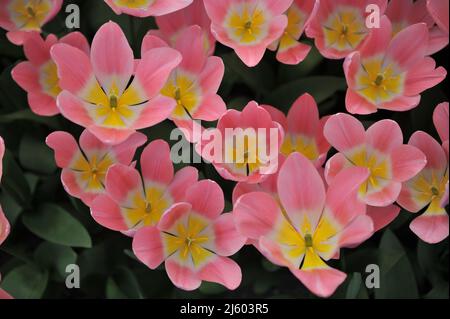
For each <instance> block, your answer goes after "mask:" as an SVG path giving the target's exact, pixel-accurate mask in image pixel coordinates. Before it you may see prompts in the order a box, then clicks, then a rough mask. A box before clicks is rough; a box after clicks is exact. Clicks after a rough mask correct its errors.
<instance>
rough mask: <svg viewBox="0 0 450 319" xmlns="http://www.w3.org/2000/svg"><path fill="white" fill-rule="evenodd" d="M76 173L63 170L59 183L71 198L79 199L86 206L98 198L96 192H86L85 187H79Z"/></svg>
mask: <svg viewBox="0 0 450 319" xmlns="http://www.w3.org/2000/svg"><path fill="white" fill-rule="evenodd" d="M79 174H80V173H78V172H76V171H74V170H71V169H67V168H64V169H63V170H62V172H61V183H62V184H63V187H64V190H65V191H66V192H67V193H68V194H69V195H70V196H72V197H76V198H79V199H80V200H81V201H82V202H83V203H84V204H85V205H86V206H90V205H91V203H92V201H93V200H94V199H95V198H96V197H97V196H98V192H95V191H88V190H86V188H87V187H86V185H85V184H83V185H81V184H80V182H79V180H80V178H79Z"/></svg>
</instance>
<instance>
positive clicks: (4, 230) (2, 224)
mask: <svg viewBox="0 0 450 319" xmlns="http://www.w3.org/2000/svg"><path fill="white" fill-rule="evenodd" d="M9 231H10V225H9V222H8V220H7V219H6V216H5V214H4V213H3V210H2V207H1V206H0V245H1V244H2V243H3V242H4V241H5V239H6V237H8V235H9Z"/></svg>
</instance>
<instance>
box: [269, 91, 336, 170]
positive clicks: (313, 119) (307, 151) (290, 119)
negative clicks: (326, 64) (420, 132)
mask: <svg viewBox="0 0 450 319" xmlns="http://www.w3.org/2000/svg"><path fill="white" fill-rule="evenodd" d="M262 107H264V108H265V109H266V110H267V111H268V112H269V113H270V115H271V116H272V119H273V120H274V121H277V122H278V123H280V124H281V126H282V127H283V129H284V133H285V136H284V141H283V145H282V147H281V153H282V154H283V155H285V156H288V155H289V154H291V153H293V152H298V153H301V154H303V155H304V156H306V157H307V158H308V159H310V160H311V161H312V162H314V163H315V164H316V166H317V167H319V166H322V164H323V163H324V161H325V159H326V157H327V153H328V151H329V149H330V144H328V142H327V141H326V139H325V137H324V136H323V126H324V125H325V122H326V121H327V119H328V117H323V118H322V119H320V118H319V109H318V107H317V104H316V101H314V98H313V97H312V96H311V95H309V94H308V93H305V94H303V95H302V96H300V97H299V98H298V99H297V100H296V101H295V102H294V104H293V105H292V107H291V109H290V110H289V113H288V115H287V118H286V116H285V115H284V114H283V113H282V112H281V111H279V110H278V109H276V108H274V107H271V106H268V105H264V106H262Z"/></svg>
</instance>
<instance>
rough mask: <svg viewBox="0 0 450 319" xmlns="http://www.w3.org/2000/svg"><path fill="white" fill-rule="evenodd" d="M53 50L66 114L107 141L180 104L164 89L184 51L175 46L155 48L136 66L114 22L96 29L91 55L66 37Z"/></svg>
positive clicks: (148, 123) (114, 140) (147, 123)
mask: <svg viewBox="0 0 450 319" xmlns="http://www.w3.org/2000/svg"><path fill="white" fill-rule="evenodd" d="M50 53H51V56H52V58H53V60H54V61H55V63H56V65H57V68H58V77H59V85H60V87H61V89H62V92H61V93H60V94H59V95H58V97H57V105H58V107H59V109H60V111H61V113H62V115H63V116H64V117H66V118H67V119H69V120H71V121H72V122H75V123H77V124H79V125H81V126H83V127H85V128H87V129H88V130H89V131H90V132H91V133H93V134H94V135H95V136H97V138H99V139H100V140H101V141H103V142H104V143H108V144H118V143H121V142H123V141H125V140H126V139H127V138H128V137H129V136H130V135H131V134H133V133H134V132H135V131H136V130H137V129H142V128H146V127H150V126H153V125H155V124H157V123H159V122H161V121H163V120H164V119H166V118H167V117H168V116H169V115H170V114H171V113H172V111H173V109H174V108H175V106H176V102H175V101H174V100H173V99H170V98H167V97H165V96H162V95H160V94H159V92H160V91H161V89H162V87H163V86H164V84H165V83H166V81H167V78H168V76H169V74H170V73H171V72H172V70H173V69H174V68H175V67H176V66H177V65H178V64H179V63H180V61H181V55H180V54H179V53H178V52H177V51H175V50H173V49H171V48H155V49H151V50H148V51H147V52H146V53H145V54H144V55H143V56H142V57H141V59H140V60H139V63H138V64H137V67H136V68H135V63H134V58H133V51H132V50H131V48H130V46H129V44H128V42H127V39H126V37H125V35H124V33H123V32H122V30H121V29H120V27H119V26H118V25H117V24H116V23H114V22H108V23H105V24H104V25H103V26H102V27H100V29H99V30H98V31H97V33H96V34H95V36H94V40H93V41H92V46H91V54H90V58H89V56H88V55H87V54H86V53H85V52H83V51H81V50H79V49H77V48H75V47H73V46H69V45H67V44H62V43H59V44H55V45H54V46H53V47H52V48H51V50H50ZM131 78H132V81H131V83H129V82H130V79H131Z"/></svg>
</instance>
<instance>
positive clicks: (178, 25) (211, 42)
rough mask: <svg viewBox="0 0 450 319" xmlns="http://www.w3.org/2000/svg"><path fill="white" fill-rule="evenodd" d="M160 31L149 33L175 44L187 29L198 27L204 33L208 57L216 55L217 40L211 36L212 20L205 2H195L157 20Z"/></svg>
mask: <svg viewBox="0 0 450 319" xmlns="http://www.w3.org/2000/svg"><path fill="white" fill-rule="evenodd" d="M155 20H156V24H157V25H158V29H159V30H150V31H149V33H150V34H153V35H156V36H158V37H160V38H161V39H163V40H164V41H166V42H167V43H170V44H172V45H173V44H174V43H175V41H176V40H177V38H178V37H179V35H180V33H181V31H183V30H184V29H185V28H187V27H190V26H193V25H198V26H199V27H201V28H202V31H203V41H204V48H205V51H206V52H207V53H208V55H212V54H213V53H214V49H215V46H216V39H215V38H214V36H213V35H212V34H211V20H210V19H209V17H208V15H207V14H206V10H205V5H204V4H203V0H194V1H193V2H192V4H190V5H189V6H188V7H186V8H184V9H181V10H178V11H176V12H174V13H170V14H166V15H163V16H159V17H156V18H155Z"/></svg>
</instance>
